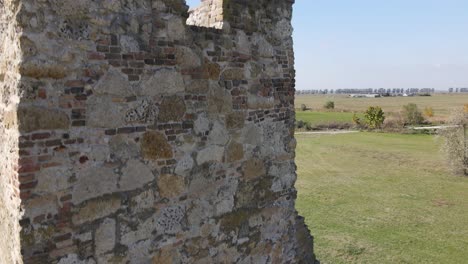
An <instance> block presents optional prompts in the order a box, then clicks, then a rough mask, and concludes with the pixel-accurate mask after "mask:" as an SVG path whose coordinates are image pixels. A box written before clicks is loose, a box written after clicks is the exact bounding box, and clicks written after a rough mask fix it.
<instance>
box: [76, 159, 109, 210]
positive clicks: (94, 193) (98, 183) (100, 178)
mask: <svg viewBox="0 0 468 264" xmlns="http://www.w3.org/2000/svg"><path fill="white" fill-rule="evenodd" d="M76 178H77V179H76V183H75V185H74V186H73V192H72V197H73V202H74V203H75V204H79V203H81V202H83V201H86V200H89V199H91V198H96V197H99V196H102V195H104V194H111V193H113V192H115V191H117V180H118V175H117V174H116V173H115V172H114V170H113V169H112V168H109V167H91V168H88V169H85V170H82V171H80V172H79V173H78V174H77V177H76Z"/></svg>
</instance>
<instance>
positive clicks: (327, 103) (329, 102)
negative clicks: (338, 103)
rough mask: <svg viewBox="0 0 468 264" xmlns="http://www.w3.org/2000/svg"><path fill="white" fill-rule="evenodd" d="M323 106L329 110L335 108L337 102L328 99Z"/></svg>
mask: <svg viewBox="0 0 468 264" xmlns="http://www.w3.org/2000/svg"><path fill="white" fill-rule="evenodd" d="M323 108H325V109H329V110H331V109H335V102H333V101H328V102H326V103H325V105H324V106H323Z"/></svg>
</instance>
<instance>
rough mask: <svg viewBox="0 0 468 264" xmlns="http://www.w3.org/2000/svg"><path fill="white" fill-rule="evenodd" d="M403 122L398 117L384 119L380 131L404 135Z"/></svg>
mask: <svg viewBox="0 0 468 264" xmlns="http://www.w3.org/2000/svg"><path fill="white" fill-rule="evenodd" d="M404 127H405V122H404V121H403V120H402V118H401V116H400V115H392V116H391V117H387V118H385V121H384V123H383V125H382V129H383V130H385V131H387V132H394V133H404V132H405V130H404Z"/></svg>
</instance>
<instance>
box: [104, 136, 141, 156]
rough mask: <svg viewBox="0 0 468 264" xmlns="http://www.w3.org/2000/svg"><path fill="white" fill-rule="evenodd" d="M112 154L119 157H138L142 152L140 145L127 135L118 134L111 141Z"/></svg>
mask: <svg viewBox="0 0 468 264" xmlns="http://www.w3.org/2000/svg"><path fill="white" fill-rule="evenodd" d="M109 147H110V152H111V154H112V155H113V156H114V157H115V158H118V159H130V158H136V157H138V156H139V154H140V146H139V145H138V144H137V143H136V142H135V140H134V139H133V138H131V137H129V136H127V135H117V136H115V137H112V139H111V140H110V141H109Z"/></svg>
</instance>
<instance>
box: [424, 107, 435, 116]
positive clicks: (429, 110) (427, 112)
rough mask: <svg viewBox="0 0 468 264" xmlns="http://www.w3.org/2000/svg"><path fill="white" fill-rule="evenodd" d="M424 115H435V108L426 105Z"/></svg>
mask: <svg viewBox="0 0 468 264" xmlns="http://www.w3.org/2000/svg"><path fill="white" fill-rule="evenodd" d="M424 115H425V116H427V117H434V109H433V108H432V107H426V108H425V109H424Z"/></svg>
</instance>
